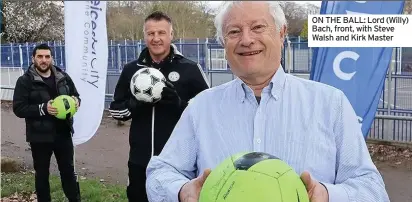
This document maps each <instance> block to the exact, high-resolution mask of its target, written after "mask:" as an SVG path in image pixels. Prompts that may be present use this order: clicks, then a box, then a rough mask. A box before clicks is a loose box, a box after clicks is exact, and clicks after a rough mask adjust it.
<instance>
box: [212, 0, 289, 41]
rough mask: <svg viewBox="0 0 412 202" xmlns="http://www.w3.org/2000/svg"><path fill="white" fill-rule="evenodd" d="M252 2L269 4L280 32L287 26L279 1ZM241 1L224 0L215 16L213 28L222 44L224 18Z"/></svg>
mask: <svg viewBox="0 0 412 202" xmlns="http://www.w3.org/2000/svg"><path fill="white" fill-rule="evenodd" d="M254 2H264V3H267V4H268V6H269V12H270V13H271V15H272V17H273V19H274V21H275V24H276V28H277V30H278V31H279V32H280V31H281V29H282V27H284V26H287V22H286V17H285V14H284V12H283V9H282V7H281V6H280V4H279V2H277V1H254ZM241 3H243V2H242V1H226V2H224V4H223V6H222V8H221V9H220V11H219V13H218V14H217V15H216V17H215V28H216V39H217V40H218V41H219V42H220V44H221V45H222V46H223V45H224V39H223V25H224V19H225V17H226V15H227V13H228V12H229V11H230V9H231V8H232V7H233V6H234V5H236V4H241Z"/></svg>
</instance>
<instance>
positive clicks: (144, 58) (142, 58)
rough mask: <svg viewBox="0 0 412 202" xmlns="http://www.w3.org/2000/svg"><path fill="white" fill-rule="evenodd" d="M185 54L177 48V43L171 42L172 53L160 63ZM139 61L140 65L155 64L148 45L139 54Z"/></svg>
mask: <svg viewBox="0 0 412 202" xmlns="http://www.w3.org/2000/svg"><path fill="white" fill-rule="evenodd" d="M182 57H183V54H182V53H181V52H179V50H177V47H176V45H174V44H171V45H170V54H169V55H168V56H167V57H166V58H165V59H163V61H161V62H160V63H171V62H172V61H173V59H175V58H182ZM137 62H138V63H139V64H140V65H145V66H148V67H151V66H153V60H152V57H151V56H150V53H149V49H148V48H147V47H146V48H144V49H143V50H142V52H141V53H140V55H139V58H138V59H137Z"/></svg>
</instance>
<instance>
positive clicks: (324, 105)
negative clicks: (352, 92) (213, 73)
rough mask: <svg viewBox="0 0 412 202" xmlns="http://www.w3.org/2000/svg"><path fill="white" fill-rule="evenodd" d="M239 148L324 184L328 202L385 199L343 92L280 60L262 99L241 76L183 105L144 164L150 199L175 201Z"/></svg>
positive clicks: (381, 186)
mask: <svg viewBox="0 0 412 202" xmlns="http://www.w3.org/2000/svg"><path fill="white" fill-rule="evenodd" d="M243 151H260V152H266V153H270V154H272V155H274V156H277V157H279V158H280V159H282V160H284V161H285V162H286V163H288V164H289V165H290V166H292V167H293V168H294V169H295V171H296V172H297V173H298V174H301V173H302V172H303V171H309V173H311V176H312V177H313V178H314V179H316V180H318V181H319V182H321V183H323V184H324V185H325V186H326V188H327V190H328V193H329V201H330V202H352V201H362V202H386V201H389V198H388V195H387V192H386V190H385V185H384V182H383V179H382V177H381V175H380V174H379V172H378V170H377V168H376V167H375V165H374V164H373V162H372V160H371V158H370V155H369V152H368V149H367V146H366V143H365V140H364V138H363V135H362V132H361V127H360V125H359V123H358V121H357V118H356V115H355V112H354V110H353V108H352V106H351V104H350V103H349V101H348V99H347V98H346V96H345V95H344V94H343V92H342V91H340V90H338V89H336V88H333V87H331V86H327V85H325V84H322V83H318V82H313V81H310V80H306V79H302V78H298V77H295V76H292V75H290V74H285V72H284V71H283V69H282V68H281V67H280V68H279V69H278V71H277V72H276V74H275V76H273V78H272V80H271V82H270V84H269V85H268V86H267V87H265V88H264V89H263V91H262V95H261V101H260V104H258V102H257V101H256V98H255V96H254V94H253V91H252V90H251V89H250V88H249V87H248V86H246V85H245V84H244V83H243V82H242V81H241V80H240V79H235V80H233V81H230V82H228V83H226V84H223V85H220V86H217V87H214V88H211V89H208V90H205V91H203V92H202V93H200V94H199V95H198V96H197V97H195V98H194V99H193V100H192V101H191V102H190V104H189V105H188V107H187V108H186V110H185V111H184V112H183V114H182V116H181V118H180V120H179V122H178V123H177V125H176V127H175V129H174V131H173V133H172V135H171V137H170V139H169V140H168V142H167V143H166V145H165V147H164V149H163V151H162V152H161V154H160V155H159V156H154V157H153V158H152V159H151V161H150V162H149V165H148V168H147V182H146V189H147V194H148V197H149V200H150V201H153V202H160V201H165V202H166V201H167V202H177V201H178V193H179V190H180V188H181V187H182V186H183V184H185V183H186V182H188V181H189V180H190V179H193V178H195V177H196V176H198V175H199V173H202V172H203V171H204V170H205V169H206V168H211V169H213V168H214V167H216V166H217V165H218V164H219V163H221V162H222V161H223V160H224V159H226V158H227V157H229V156H231V155H233V154H236V153H238V152H243Z"/></svg>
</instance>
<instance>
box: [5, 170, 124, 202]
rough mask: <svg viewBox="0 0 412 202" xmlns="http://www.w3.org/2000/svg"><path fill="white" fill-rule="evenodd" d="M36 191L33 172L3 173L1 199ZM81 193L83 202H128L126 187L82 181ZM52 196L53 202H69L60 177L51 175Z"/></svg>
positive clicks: (87, 180) (96, 181)
mask: <svg viewBox="0 0 412 202" xmlns="http://www.w3.org/2000/svg"><path fill="white" fill-rule="evenodd" d="M34 190H35V189H34V174H33V173H32V172H17V173H1V198H3V197H8V196H12V195H13V194H14V193H16V192H17V193H19V195H31V194H32V193H33V192H34ZM80 192H81V198H82V201H88V202H105V201H107V202H113V201H116V202H117V201H119V202H121V201H126V202H127V197H126V187H125V186H120V185H111V184H104V183H101V182H99V181H98V180H90V179H85V180H81V179H80ZM50 194H51V197H52V201H67V199H66V197H65V196H64V193H63V189H62V187H61V183H60V178H59V177H58V176H54V175H50Z"/></svg>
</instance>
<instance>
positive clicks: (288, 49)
mask: <svg viewBox="0 0 412 202" xmlns="http://www.w3.org/2000/svg"><path fill="white" fill-rule="evenodd" d="M47 43H48V44H49V45H50V46H51V47H52V50H53V55H54V60H55V61H54V62H55V64H56V65H58V66H61V67H62V68H63V69H64V68H65V49H64V42H47ZM36 44H39V43H25V44H2V46H1V68H2V69H4V68H23V69H25V68H27V66H28V64H29V63H30V62H31V52H32V50H33V48H34V46H35V45H36ZM174 44H175V45H176V46H177V48H178V49H179V51H181V52H182V53H183V55H185V56H186V57H188V58H189V59H191V60H193V61H196V62H198V63H199V64H200V65H201V66H202V67H203V69H204V71H205V72H206V73H207V74H208V75H209V79H210V80H211V82H212V85H218V84H220V83H224V82H227V81H229V80H231V79H233V78H234V76H233V75H232V74H231V72H230V68H229V66H228V64H227V62H226V59H225V53H224V50H223V49H222V47H221V46H220V45H219V44H218V43H217V42H216V41H215V40H214V39H192V40H187V39H185V40H183V39H178V40H175V41H174ZM144 47H145V45H144V43H143V42H142V41H109V46H108V48H109V59H108V60H109V61H108V76H107V86H106V92H107V94H108V96H107V97H106V101H107V104H108V103H109V102H110V101H111V99H112V98H111V96H110V94H112V93H113V91H114V88H115V85H116V83H117V80H118V77H119V75H120V72H121V70H122V66H123V65H124V64H125V63H127V62H130V61H132V60H135V59H136V58H137V57H138V55H139V53H140V51H141V50H142V49H143V48H144ZM282 55H283V56H282V65H283V67H284V68H285V70H286V71H290V73H294V74H298V75H300V76H302V77H306V78H308V74H309V72H310V70H311V64H312V49H311V48H308V45H307V42H299V40H298V39H296V38H295V39H292V40H291V43H290V45H289V43H287V42H286V41H285V49H284V50H283V53H282ZM392 67H393V69H392V71H391V72H390V74H388V75H387V79H386V81H385V89H384V90H383V92H382V96H381V99H380V102H379V106H378V112H377V114H378V115H392V116H410V117H412V48H394V53H393V61H392ZM388 123H390V124H388ZM388 131H392V134H393V137H392V139H393V140H398V141H407V142H412V121H399V120H381V119H376V120H375V122H374V124H373V126H372V128H371V133H370V134H371V135H370V136H371V137H374V138H378V139H382V138H383V137H384V134H388ZM386 138H388V137H386Z"/></svg>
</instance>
